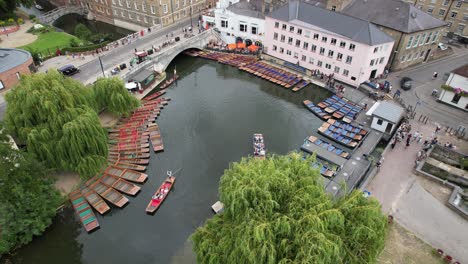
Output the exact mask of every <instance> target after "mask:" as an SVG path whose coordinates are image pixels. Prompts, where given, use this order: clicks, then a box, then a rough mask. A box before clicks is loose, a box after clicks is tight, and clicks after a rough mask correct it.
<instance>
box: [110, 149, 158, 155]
mask: <svg viewBox="0 0 468 264" xmlns="http://www.w3.org/2000/svg"><path fill="white" fill-rule="evenodd" d="M149 152H150V149H149V148H142V149H135V150H122V151H109V154H114V155H115V154H123V155H132V154H138V153H149Z"/></svg>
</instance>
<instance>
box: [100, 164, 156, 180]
mask: <svg viewBox="0 0 468 264" xmlns="http://www.w3.org/2000/svg"><path fill="white" fill-rule="evenodd" d="M105 173H107V174H110V175H114V176H117V177H120V178H123V179H125V180H129V181H132V182H144V181H145V180H146V179H147V178H148V175H146V174H144V173H141V172H137V171H133V170H129V169H124V168H120V167H117V166H109V167H107V169H106V171H105Z"/></svg>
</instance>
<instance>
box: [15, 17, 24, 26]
mask: <svg viewBox="0 0 468 264" xmlns="http://www.w3.org/2000/svg"><path fill="white" fill-rule="evenodd" d="M16 22H18V24H19V25H21V24H24V20H23V19H22V18H18V20H16Z"/></svg>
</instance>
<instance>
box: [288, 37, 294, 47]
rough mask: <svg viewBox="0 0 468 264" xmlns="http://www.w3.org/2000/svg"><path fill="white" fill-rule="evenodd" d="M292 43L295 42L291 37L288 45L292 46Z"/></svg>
mask: <svg viewBox="0 0 468 264" xmlns="http://www.w3.org/2000/svg"><path fill="white" fill-rule="evenodd" d="M292 42H293V38H291V37H289V38H288V44H289V45H292Z"/></svg>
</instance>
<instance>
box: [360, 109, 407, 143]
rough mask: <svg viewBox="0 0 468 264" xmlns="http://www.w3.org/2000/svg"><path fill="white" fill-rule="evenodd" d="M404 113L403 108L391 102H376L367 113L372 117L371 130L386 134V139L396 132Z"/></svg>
mask: <svg viewBox="0 0 468 264" xmlns="http://www.w3.org/2000/svg"><path fill="white" fill-rule="evenodd" d="M403 113H404V109H403V107H401V106H399V105H397V104H395V103H392V102H389V101H382V102H380V101H379V102H376V103H375V104H374V105H373V106H372V107H371V108H370V109H369V111H367V113H366V115H367V116H372V124H371V128H373V129H375V130H377V131H380V132H382V133H384V134H385V136H386V138H389V136H390V135H391V134H392V133H393V131H395V129H396V128H397V126H398V123H399V122H400V120H401V118H402V116H403Z"/></svg>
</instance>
